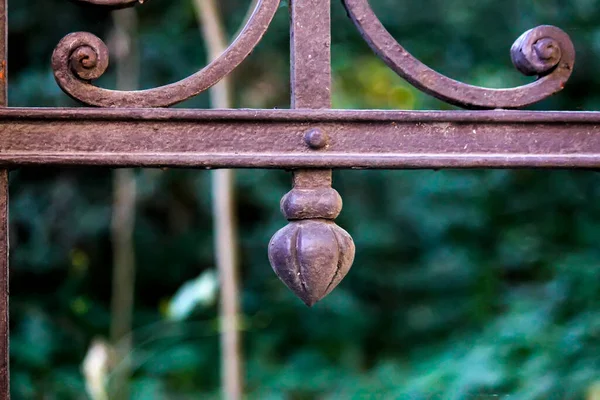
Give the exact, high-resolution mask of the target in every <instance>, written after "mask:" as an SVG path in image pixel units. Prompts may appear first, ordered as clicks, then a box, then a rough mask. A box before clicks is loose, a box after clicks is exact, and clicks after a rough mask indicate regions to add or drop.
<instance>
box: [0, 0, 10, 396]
mask: <svg viewBox="0 0 600 400" xmlns="http://www.w3.org/2000/svg"><path fill="white" fill-rule="evenodd" d="M7 13H8V7H7V0H0V107H6V106H7V100H8V96H7V88H8V84H7V79H8V77H7V44H8V15H7ZM8 242H9V235H8V170H6V169H2V170H0V399H7V400H8V399H9V398H10V371H9V364H10V351H9V325H10V324H9V309H8V303H9V301H8V294H9V290H8V288H9V279H8V276H9V263H8V253H9V243H8Z"/></svg>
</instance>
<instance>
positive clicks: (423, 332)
mask: <svg viewBox="0 0 600 400" xmlns="http://www.w3.org/2000/svg"><path fill="white" fill-rule="evenodd" d="M371 4H372V5H373V7H374V8H375V10H376V11H377V13H378V15H379V17H380V18H381V20H382V21H383V23H384V24H385V26H386V27H387V28H388V29H389V30H390V31H391V32H392V33H393V34H394V36H395V37H396V38H397V39H398V40H399V41H400V42H401V43H402V44H403V45H404V46H405V47H406V48H407V49H408V50H409V51H411V52H413V54H415V55H416V56H417V57H419V58H420V59H421V60H423V61H424V62H425V63H427V64H428V65H430V66H432V67H433V68H435V69H437V70H439V71H441V72H443V73H445V74H448V75H450V76H452V77H455V78H458V79H460V80H462V81H466V82H469V83H473V84H478V85H485V86H491V87H503V86H514V85H518V84H521V83H524V82H527V78H524V77H521V76H520V75H519V74H518V73H517V72H516V71H515V70H514V69H513V68H512V66H511V63H510V58H509V48H510V45H511V44H512V42H513V40H514V39H516V38H517V37H518V36H519V35H520V34H521V33H523V32H524V31H526V30H528V29H530V28H532V27H534V26H537V25H541V24H553V25H557V26H559V27H561V28H563V29H564V30H566V31H567V32H568V33H569V34H570V35H571V37H572V39H573V41H574V43H575V45H576V48H577V57H578V59H577V63H576V68H575V74H574V76H573V77H572V79H571V80H570V82H569V83H568V85H567V87H566V89H565V91H564V92H562V93H561V94H559V95H557V96H555V97H553V98H551V99H549V100H547V101H544V102H543V103H541V104H539V105H536V106H535V107H534V108H535V109H556V110H599V109H600V75H599V74H598V71H599V70H600V3H598V1H596V0H568V1H566V0H503V1H495V0H476V1H475V0H418V1H413V0H371ZM219 6H220V10H221V13H222V15H223V16H224V22H225V25H226V29H227V32H228V36H229V37H233V36H234V34H235V33H236V32H237V30H238V29H239V27H240V24H241V23H242V22H243V20H244V17H245V14H246V12H247V10H248V7H249V6H250V1H249V0H220V1H219ZM136 10H137V13H138V17H139V23H140V26H139V44H140V52H141V63H142V66H141V72H140V80H141V86H142V87H144V88H148V87H155V86H158V85H161V84H165V83H169V82H172V81H175V80H178V79H181V78H183V77H185V76H187V75H189V74H191V73H193V72H195V71H196V70H197V69H199V68H200V67H202V66H204V65H205V64H206V58H207V54H206V50H205V47H204V45H203V39H202V37H201V34H200V30H199V27H198V23H197V19H196V17H195V15H194V10H193V8H192V2H191V1H190V0H169V1H165V0H163V1H159V0H153V1H149V2H148V3H147V4H145V5H143V6H141V7H136ZM112 24H113V19H112V18H111V16H110V13H109V12H108V11H106V10H103V9H101V8H84V7H81V6H80V5H77V4H74V3H72V2H69V1H66V0H9V25H10V26H9V40H10V51H9V60H10V65H9V72H10V79H9V81H10V86H9V99H10V105H11V106H43V107H46V106H52V107H56V106H76V103H74V102H73V101H72V100H70V99H69V98H68V97H67V96H66V95H64V94H63V93H62V92H61V91H60V89H59V88H58V87H57V85H56V84H55V82H54V79H53V76H52V72H51V69H50V56H51V53H52V50H53V49H54V47H55V45H56V44H57V43H58V42H59V40H60V39H61V38H62V37H63V36H64V35H66V34H67V33H69V32H72V31H78V30H85V31H90V32H93V33H95V34H97V35H98V36H100V37H103V38H106V37H107V36H108V35H110V31H111V29H112ZM288 28H289V21H288V8H287V4H285V1H284V2H283V3H282V6H281V9H280V10H279V12H278V14H277V16H276V18H275V21H274V23H273V25H272V26H271V28H270V30H269V32H268V34H267V35H266V37H265V39H264V40H263V42H262V43H261V44H260V46H259V47H258V49H257V50H256V51H255V52H254V53H253V54H252V55H251V57H250V58H249V59H248V60H247V61H246V62H245V63H244V64H243V65H242V66H241V67H240V68H239V69H238V70H237V71H236V72H235V73H234V74H233V84H234V87H235V96H234V98H235V106H236V107H253V108H275V107H276V108H288V107H289V72H288V70H289V45H288V43H289V37H288ZM332 49H333V76H334V107H336V108H384V109H387V108H391V109H451V107H450V106H447V105H445V104H442V103H440V102H438V101H437V100H434V99H432V98H430V97H428V96H426V95H423V94H421V93H419V92H417V91H416V90H415V89H413V88H411V87H410V86H409V85H407V84H406V83H405V82H403V81H402V80H401V79H400V78H398V77H397V76H396V75H395V74H394V73H393V72H392V71H390V70H389V69H388V68H387V67H386V66H385V65H384V64H383V63H382V62H381V61H379V60H378V59H377V58H376V57H375V56H374V55H373V54H372V53H371V51H370V50H369V48H368V47H367V45H366V44H365V43H364V42H363V41H362V39H361V38H360V36H359V35H358V33H357V32H356V30H355V29H354V27H353V25H352V24H351V22H350V21H349V20H348V18H347V17H346V15H345V12H344V10H343V7H342V5H341V4H340V2H338V1H334V2H333V48H332ZM99 84H100V85H103V86H105V87H114V86H115V75H114V68H112V69H110V70H109V72H108V73H107V75H106V76H105V77H103V78H102V79H101V81H100V82H99ZM182 106H183V107H194V108H197V107H199V108H206V107H209V98H208V95H201V96H199V97H197V98H195V99H193V100H190V101H188V102H186V103H185V104H183V105H182ZM135 176H136V180H137V184H138V188H139V193H138V199H137V205H136V212H135V217H136V224H135V231H134V243H135V251H136V258H137V263H136V274H137V278H136V283H135V314H134V323H133V325H134V329H133V333H132V335H133V336H132V337H133V350H132V352H131V362H132V365H133V377H132V382H131V383H132V386H131V398H134V399H198V398H202V399H210V398H220V396H221V395H220V381H219V362H220V358H219V338H218V335H219V321H218V305H217V304H216V298H215V291H216V290H218V285H217V284H216V281H215V267H214V265H215V261H214V260H215V257H214V253H213V245H212V240H213V232H212V214H211V193H210V191H211V187H210V172H207V171H200V170H198V171H194V170H140V171H135ZM236 176H237V179H236V189H237V198H236V210H237V216H238V219H239V229H238V230H239V237H240V247H241V249H240V254H241V265H240V275H241V282H242V291H241V299H242V311H243V316H242V320H243V324H242V328H243V344H244V358H245V371H244V375H245V379H246V388H245V390H246V396H247V398H248V399H298V400H300V399H355V398H356V399H358V398H360V399H363V398H364V399H367V398H368V399H371V398H373V399H407V400H418V399H419V400H420V399H456V400H458V399H465V400H467V399H490V398H501V399H504V398H507V399H508V398H510V399H519V400H562V399H581V400H598V399H600V245H599V241H600V202H599V200H600V176H599V175H598V173H597V172H595V171H532V170H519V171H505V170H478V171H338V172H335V174H334V185H335V187H336V188H337V190H338V191H339V192H340V193H341V195H342V197H343V198H344V202H345V204H344V211H343V212H342V215H341V216H340V218H339V219H338V222H339V224H340V225H341V226H343V227H344V228H345V229H347V230H348V231H349V232H350V233H351V234H352V235H353V237H354V239H355V242H356V246H357V257H356V261H355V263H354V267H353V269H352V270H351V272H350V274H349V275H348V277H347V278H346V279H345V280H344V281H343V282H342V284H341V285H340V287H339V288H338V289H337V290H335V291H334V292H333V293H332V294H331V295H330V296H329V297H327V298H326V299H325V300H323V301H322V302H321V303H319V304H317V305H316V306H315V307H314V308H312V309H308V308H307V307H305V306H304V305H303V304H302V303H301V302H300V301H299V300H298V299H296V298H295V297H294V295H293V294H292V293H291V292H290V291H289V290H288V289H287V288H286V287H284V285H283V284H281V283H280V282H279V281H278V280H277V278H276V276H275V275H274V273H273V272H272V270H271V268H270V266H269V262H268V259H267V244H268V241H269V239H270V237H271V235H272V234H273V233H274V232H276V230H277V229H279V228H280V227H282V226H283V225H284V224H285V221H284V218H283V217H282V216H281V215H280V213H279V211H278V209H279V207H278V205H279V200H280V198H281V196H282V195H283V194H285V193H286V192H287V191H288V190H289V188H290V176H289V174H288V173H286V172H281V171H264V170H243V171H239V172H237V175H236ZM112 183H113V175H112V172H111V171H108V170H104V169H55V168H36V169H20V170H16V171H14V172H12V174H11V181H10V189H11V204H10V212H11V222H10V225H11V263H12V266H11V305H10V307H11V308H10V314H11V318H12V326H11V380H12V395H13V398H14V399H17V400H19V399H86V398H88V397H87V396H88V394H87V393H86V378H85V375H84V374H83V372H82V365H83V361H84V358H85V357H86V354H88V351H89V349H90V347H91V346H92V344H93V343H97V342H98V341H101V340H102V338H107V337H108V335H109V326H110V321H111V313H110V301H111V274H112V260H113V258H112V247H113V246H112V245H111V236H110V220H111V208H112V191H113V185H112ZM186 284H188V285H187V286H186ZM190 285H191V286H190ZM194 285H196V286H194ZM185 287H187V288H188V289H189V288H190V287H195V288H196V292H195V293H196V296H195V297H194V296H192V299H191V300H190V299H189V298H188V297H189V296H188V297H186V293H188V292H189V291H188V292H186V289H182V288H185ZM198 293H200V294H198ZM174 310H175V311H174ZM114 368H117V369H118V365H117V366H116V367H114ZM108 374H110V372H108ZM493 396H496V397H493Z"/></svg>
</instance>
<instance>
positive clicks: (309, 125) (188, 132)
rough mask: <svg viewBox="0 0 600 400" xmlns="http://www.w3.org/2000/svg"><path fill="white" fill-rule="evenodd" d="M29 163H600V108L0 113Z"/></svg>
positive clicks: (0, 146)
mask: <svg viewBox="0 0 600 400" xmlns="http://www.w3.org/2000/svg"><path fill="white" fill-rule="evenodd" d="M311 129H320V130H322V131H324V132H327V134H328V137H329V144H328V145H327V146H326V147H325V148H322V149H320V150H312V149H311V148H310V147H309V146H308V145H307V144H306V141H305V135H306V132H307V131H309V130H311ZM32 164H33V165H47V164H54V165H102V166H146V167H160V166H172V167H199V168H282V169H300V168H390V169H392V168H518V167H546V168H599V167H600V113H581V112H526V111H449V112H448V111H446V112H443V111H439V112H406V111H335V110H227V111H225V110H221V111H212V110H182V109H172V110H168V109H159V110H151V109H110V110H97V109H14V108H8V109H0V166H4V167H13V166H18V165H32Z"/></svg>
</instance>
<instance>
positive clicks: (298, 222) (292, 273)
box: [269, 0, 355, 306]
mask: <svg viewBox="0 0 600 400" xmlns="http://www.w3.org/2000/svg"><path fill="white" fill-rule="evenodd" d="M330 7H331V4H330V0H291V2H290V16H291V23H290V37H291V41H290V47H291V63H290V64H291V89H292V102H291V103H292V108H296V109H327V108H331V15H330V13H331V11H330ZM304 140H305V143H306V144H307V145H308V147H309V149H310V151H314V150H319V149H322V148H324V147H325V146H327V144H328V141H329V140H328V136H327V134H326V133H325V131H324V130H322V129H318V128H317V129H311V130H309V131H308V132H307V133H306V134H305V136H304ZM293 174H294V188H293V189H292V191H290V192H289V193H288V194H287V195H286V196H285V197H284V198H283V199H282V201H281V211H282V212H283V215H284V216H285V217H286V218H287V219H288V221H289V224H288V225H287V226H286V227H285V228H283V229H281V230H280V231H279V232H277V233H276V234H275V236H273V238H272V239H271V242H270V243H269V260H270V262H271V266H272V267H273V270H274V271H275V272H276V273H277V276H279V278H280V279H281V280H282V281H283V282H284V283H285V284H286V285H287V286H288V287H289V288H290V289H291V290H292V291H293V292H294V293H295V294H296V295H297V296H298V297H300V298H301V299H302V301H304V303H306V305H308V306H312V305H313V304H315V303H316V302H317V301H319V300H321V299H322V298H323V297H325V296H326V295H327V294H328V293H329V292H331V291H332V290H333V289H334V288H335V287H336V286H337V285H338V284H339V283H340V281H341V280H342V279H343V278H344V276H346V274H347V273H348V270H349V269H350V267H351V266H352V262H353V260H354V252H355V249H354V242H353V240H352V237H350V235H349V234H348V233H347V232H346V231H345V230H343V229H342V228H340V227H339V226H337V225H336V224H335V222H333V220H334V219H335V218H336V217H337V216H338V215H339V213H340V211H341V210H342V198H341V197H340V195H339V194H338V192H336V191H335V190H334V189H333V188H332V187H331V180H332V172H331V170H302V169H299V170H296V171H294V173H293Z"/></svg>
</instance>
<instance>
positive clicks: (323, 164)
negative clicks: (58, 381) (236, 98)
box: [0, 0, 600, 398]
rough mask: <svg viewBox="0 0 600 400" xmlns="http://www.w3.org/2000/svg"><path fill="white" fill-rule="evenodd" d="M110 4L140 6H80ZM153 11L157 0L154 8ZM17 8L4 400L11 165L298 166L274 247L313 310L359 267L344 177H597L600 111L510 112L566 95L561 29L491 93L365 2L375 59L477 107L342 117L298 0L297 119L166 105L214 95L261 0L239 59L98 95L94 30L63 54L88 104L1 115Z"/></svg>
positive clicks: (1, 148) (318, 43) (65, 46)
mask: <svg viewBox="0 0 600 400" xmlns="http://www.w3.org/2000/svg"><path fill="white" fill-rule="evenodd" d="M77 1H78V2H81V3H91V4H93V5H97V6H106V7H113V8H121V7H129V6H135V5H139V4H140V3H142V2H143V1H142V0H77ZM154 1H156V0H154ZM6 2H7V0H0V17H1V19H0V24H1V25H2V29H1V30H0V33H1V34H0V60H2V62H1V64H0V85H1V87H2V90H0V105H2V106H4V108H3V109H0V165H1V167H2V168H4V169H3V170H2V172H0V188H1V190H0V218H1V220H2V223H1V224H0V227H1V230H0V243H1V245H0V259H1V260H2V265H1V268H0V271H1V272H0V291H1V295H0V309H2V317H1V320H0V330H1V335H2V343H1V344H0V352H1V353H0V392H1V397H2V398H8V396H9V394H8V393H9V392H8V387H9V374H8V279H7V277H8V225H7V220H8V209H7V204H8V169H10V168H13V167H18V166H24V165H37V166H40V165H71V166H84V165H96V166H104V167H128V166H135V167H166V166H172V167H194V168H225V167H227V168H279V169H288V170H293V175H294V178H293V189H292V190H291V191H290V192H289V193H288V194H286V195H285V196H284V198H283V199H282V201H281V210H282V212H283V214H284V216H285V217H286V218H287V219H288V221H289V224H288V225H287V226H286V227H284V228H283V229H281V230H280V231H279V232H277V233H276V234H275V236H274V237H273V239H272V240H271V242H270V244H269V259H270V261H271V264H272V267H273V269H274V270H275V272H276V273H277V275H278V276H279V278H280V279H281V280H282V281H283V282H284V283H285V284H286V285H287V286H288V287H289V288H290V289H292V290H293V291H294V292H295V293H296V294H297V295H298V296H299V297H300V298H301V299H302V300H303V301H304V302H305V303H306V304H308V305H312V304H314V303H315V302H316V301H318V300H320V299H321V298H323V297H324V296H326V295H327V294H328V293H329V292H330V291H332V290H333V289H334V288H335V287H336V286H337V284H338V283H339V282H340V281H341V280H342V279H343V277H344V276H345V275H346V274H347V272H348V270H349V269H350V266H351V264H352V262H353V259H354V253H355V248H354V243H353V241H352V238H351V236H350V235H349V234H348V233H347V232H346V231H344V230H343V229H342V228H340V227H339V226H337V225H336V224H335V222H334V220H335V218H336V217H337V216H338V214H339V213H340V212H341V209H342V200H341V197H340V195H339V194H338V193H337V191H336V190H335V189H333V188H332V179H331V178H332V172H331V170H332V169H336V168H379V169H400V168H448V167H452V168H515V167H544V168H565V167H569V168H598V167H600V113H593V112H530V111H515V110H512V109H517V108H520V107H524V106H527V105H530V104H533V103H536V102H538V101H540V100H543V99H545V98H547V97H548V96H551V95H553V94H555V93H557V92H559V91H560V90H562V89H563V88H564V86H565V84H566V82H567V80H568V79H569V77H570V75H571V73H572V71H573V67H574V62H575V51H574V47H573V44H572V42H571V40H570V39H569V36H568V35H567V34H566V33H565V32H563V31H562V30H560V29H559V28H556V27H553V26H540V27H537V28H534V29H532V30H530V31H527V32H525V33H524V34H523V35H522V36H521V37H520V38H518V39H517V41H516V42H515V43H514V45H513V46H512V49H511V56H512V61H513V63H514V65H515V67H516V68H517V69H518V70H519V71H520V72H522V73H523V74H525V75H528V76H533V77H536V79H535V80H534V81H533V82H532V83H530V84H528V85H525V86H521V87H516V88H510V89H487V88H482V87H477V86H471V85H467V84H465V83H462V82H458V81H455V80H452V79H450V78H448V77H446V76H444V75H442V74H440V73H438V72H436V71H434V70H432V69H431V68H429V67H427V66H426V65H424V64H423V63H422V62H420V61H419V60H418V59H416V58H415V57H413V56H412V55H411V54H410V53H408V52H407V51H406V50H405V49H404V48H403V47H402V46H401V45H400V44H399V43H398V42H397V41H396V40H395V39H394V38H393V37H392V36H391V35H390V34H389V32H388V31H387V30H386V29H385V28H384V26H383V25H382V23H381V21H380V20H379V19H378V18H377V16H376V15H375V13H374V12H373V10H372V9H371V7H370V5H369V1H368V0H344V1H343V2H344V5H345V7H346V10H347V12H348V15H349V17H350V18H351V19H352V21H353V22H354V24H355V25H356V27H357V29H358V30H359V31H360V33H361V35H362V36H363V37H364V39H365V41H366V42H367V43H368V44H369V46H371V48H372V49H373V51H374V52H375V53H376V54H377V55H378V56H379V57H380V58H381V59H382V60H383V61H384V62H385V63H386V64H387V65H388V66H389V67H390V68H391V69H393V70H394V71H395V72H396V73H398V74H399V75H400V76H401V77H403V78H404V79H406V80H407V81H408V82H409V83H410V84H412V85H413V86H414V87H416V88H418V89H419V90H421V91H423V92H426V93H428V94H430V95H432V96H435V97H437V98H439V99H441V100H443V101H445V102H447V103H450V104H453V105H457V106H460V107H462V108H465V109H469V110H466V111H445V112H441V111H421V112H414V111H410V112H409V111H376V110H372V111H358V110H332V109H331V72H330V71H331V59H330V58H331V57H330V44H331V26H330V25H331V24H330V1H329V0H292V1H291V4H290V9H291V49H292V51H291V68H292V74H291V88H292V99H291V104H292V109H291V110H241V109H240V110H184V109H166V107H169V106H171V105H174V104H177V103H180V102H182V101H184V100H186V99H189V98H190V97H193V96H196V95H198V94H199V93H201V92H203V91H205V90H207V89H208V88H210V87H211V86H212V85H214V84H215V83H217V82H218V81H219V80H220V79H222V78H223V77H225V76H226V75H228V74H229V73H231V72H232V71H233V70H234V69H235V68H236V67H237V66H238V65H239V64H240V63H241V62H242V61H243V60H244V59H245V58H246V57H247V56H248V55H249V54H250V53H251V52H252V50H253V49H254V48H255V47H256V45H257V44H258V43H259V42H260V40H261V38H262V36H263V35H264V34H265V32H266V31H267V29H268V28H269V25H270V23H271V20H272V19H273V17H274V15H275V13H276V12H277V10H278V8H279V2H280V1H279V0H258V1H257V2H256V5H255V9H254V11H253V12H252V14H251V15H250V17H249V19H248V20H247V23H246V25H245V27H244V28H243V29H242V30H241V31H240V33H239V35H238V37H237V38H236V39H235V40H234V41H233V43H232V44H231V45H230V47H229V48H228V49H227V50H226V51H225V52H224V53H223V54H222V55H221V56H220V57H218V58H217V59H216V60H214V61H213V62H211V63H210V64H209V65H207V66H206V67H205V68H203V69H202V70H200V71H198V72H197V73H195V74H194V75H192V76H190V77H188V78H186V79H183V80H181V81H179V82H176V83H173V84H169V85H166V86H162V87H158V88H154V89H149V90H142V91H115V90H107V89H103V88H100V87H98V86H95V85H94V84H93V81H94V80H95V79H97V78H99V77H100V76H101V75H102V74H103V73H104V72H105V70H106V68H107V66H108V64H109V54H108V49H107V47H106V45H105V44H104V43H103V42H102V40H101V39H99V38H98V37H96V36H94V35H92V34H90V33H85V32H78V33H72V34H70V35H68V36H66V37H65V38H64V39H62V40H61V41H60V43H59V44H58V45H57V47H56V49H55V51H54V54H53V56H52V68H53V71H54V76H55V78H56V81H57V83H58V85H59V86H60V87H61V88H62V89H63V91H64V92H65V93H66V94H68V95H69V96H71V97H72V98H74V99H76V100H78V101H80V102H82V103H84V104H86V105H88V106H93V107H100V108H76V109H24V108H6V106H7V96H6V86H7V74H6V61H7V58H6V45H7V43H6V42H7V34H6V29H7V15H6V14H7V13H6V7H7V6H6Z"/></svg>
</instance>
